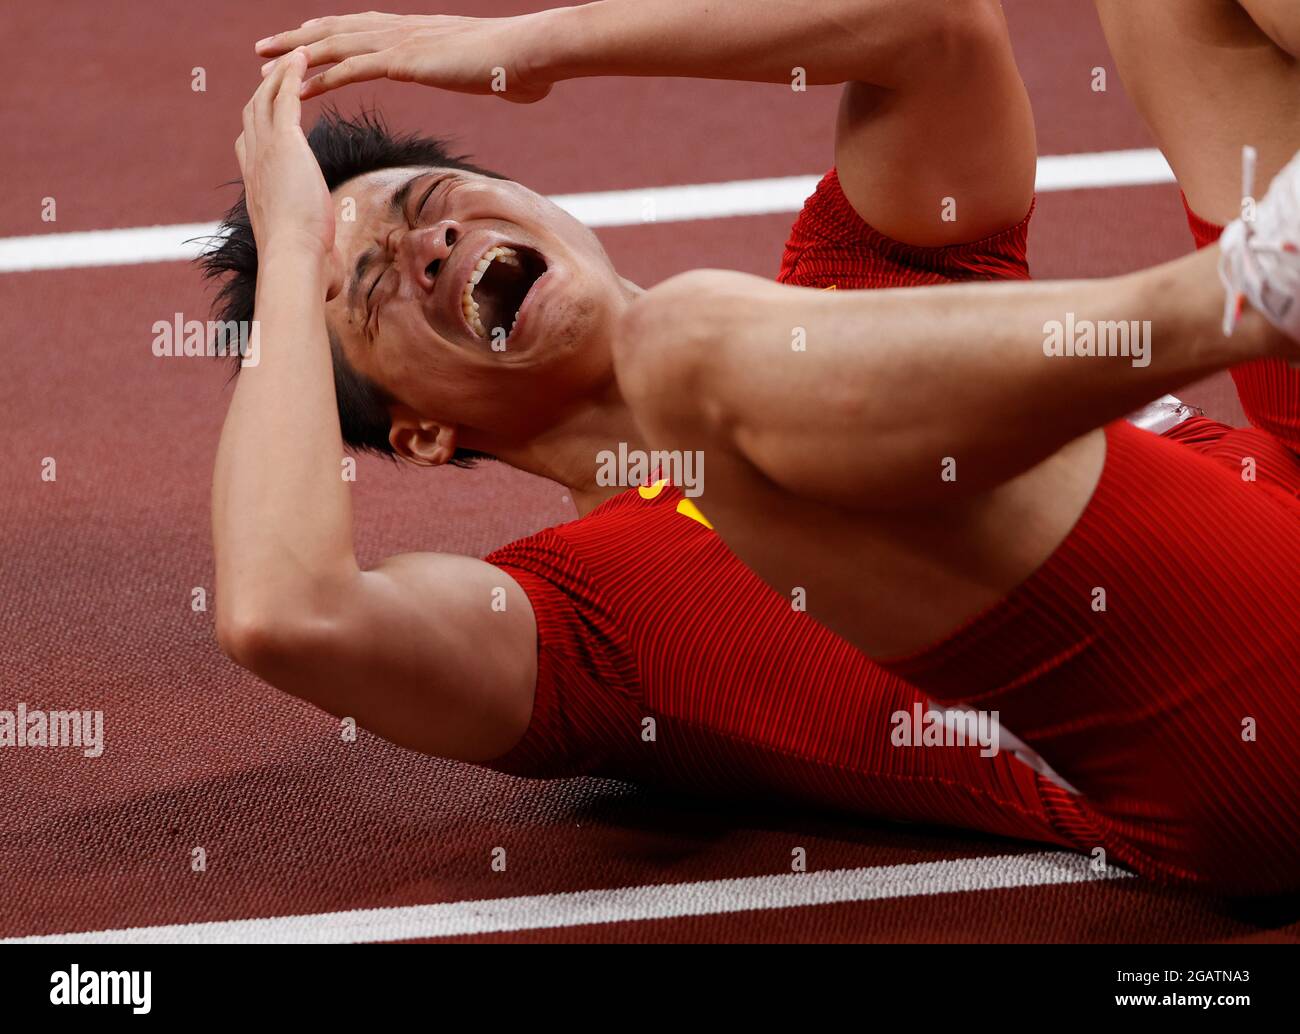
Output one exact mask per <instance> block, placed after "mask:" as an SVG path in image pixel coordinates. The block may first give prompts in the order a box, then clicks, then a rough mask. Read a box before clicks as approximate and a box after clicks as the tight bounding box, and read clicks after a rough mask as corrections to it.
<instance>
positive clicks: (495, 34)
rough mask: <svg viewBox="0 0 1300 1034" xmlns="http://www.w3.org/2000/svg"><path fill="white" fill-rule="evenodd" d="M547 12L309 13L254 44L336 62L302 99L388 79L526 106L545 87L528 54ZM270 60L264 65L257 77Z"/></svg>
mask: <svg viewBox="0 0 1300 1034" xmlns="http://www.w3.org/2000/svg"><path fill="white" fill-rule="evenodd" d="M547 13H548V12H545V11H542V12H539V13H538V14H525V15H519V16H517V17H513V18H459V17H452V16H444V15H427V16H426V15H398V14H378V13H369V14H348V15H341V16H338V17H331V18H313V19H312V20H311V21H308V22H304V23H303V24H302V26H301V27H299V28H297V29H292V30H290V31H288V32H282V33H279V34H278V35H275V36H268V37H267V38H266V39H263V40H259V41H258V42H257V44H256V48H255V49H256V50H257V53H258V54H260V55H261V56H262V57H267V58H277V57H280V56H281V55H284V54H287V53H289V52H290V51H292V50H294V49H295V48H297V47H302V48H304V49H305V50H306V52H307V64H308V68H309V69H310V68H316V67H319V66H321V65H326V64H330V63H332V62H337V63H336V64H334V67H332V68H329V69H326V70H325V71H323V72H320V73H319V74H317V75H314V76H312V77H311V78H309V79H307V80H306V82H304V83H303V86H302V97H303V98H304V99H306V98H308V97H316V96H319V95H320V94H322V93H328V92H329V91H330V90H336V89H338V88H339V87H340V86H346V85H347V84H349V83H359V82H365V81H367V80H370V79H392V80H394V81H395V82H402V83H420V84H421V85H423V86H437V87H440V88H442V89H444V90H455V91H457V92H459V93H481V94H497V95H499V96H500V97H502V98H504V99H505V100H508V101H515V102H516V103H520V104H527V103H531V102H532V101H537V100H541V99H542V98H543V97H545V96H546V95H547V94H548V93H550V91H551V83H550V82H548V81H545V80H544V79H542V78H540V77H539V73H538V71H537V69H536V68H535V67H534V65H533V62H531V60H530V58H529V54H530V52H531V49H530V48H531V46H532V44H533V43H534V42H535V39H536V36H537V32H538V27H539V24H540V19H541V18H543V17H544V16H545V15H546V14H547ZM276 64H277V62H275V61H269V62H267V64H266V65H265V66H263V69H262V72H263V74H264V75H265V74H268V73H269V72H270V70H271V69H272V68H274V67H275V66H276Z"/></svg>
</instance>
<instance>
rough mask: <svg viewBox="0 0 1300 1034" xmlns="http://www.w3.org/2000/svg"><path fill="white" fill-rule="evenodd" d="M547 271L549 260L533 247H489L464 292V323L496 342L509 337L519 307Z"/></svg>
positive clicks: (480, 334)
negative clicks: (547, 261)
mask: <svg viewBox="0 0 1300 1034" xmlns="http://www.w3.org/2000/svg"><path fill="white" fill-rule="evenodd" d="M545 272H546V260H545V259H543V258H542V256H541V255H540V254H538V253H537V252H535V251H533V250H532V249H531V248H525V247H523V246H522V245H515V246H512V247H508V246H506V245H504V244H499V245H497V246H496V247H494V248H489V249H488V250H487V251H486V252H484V254H483V257H482V258H480V259H479V260H478V265H476V266H475V267H474V271H473V272H472V273H470V276H469V280H467V281H466V282H465V287H464V289H463V290H462V291H461V296H460V306H461V309H462V311H463V312H464V313H465V322H466V323H468V324H469V326H470V329H471V330H473V331H474V333H475V334H477V335H478V336H479V337H481V338H484V339H491V340H492V341H494V342H496V341H501V340H504V339H505V338H507V337H509V336H510V332H511V331H512V330H513V329H514V326H515V319H516V317H518V315H519V308H520V306H522V305H523V304H524V299H525V298H526V297H527V296H528V292H529V291H530V290H531V289H532V286H533V284H535V283H536V282H537V281H538V279H539V278H540V277H541V275H542V274H543V273H545Z"/></svg>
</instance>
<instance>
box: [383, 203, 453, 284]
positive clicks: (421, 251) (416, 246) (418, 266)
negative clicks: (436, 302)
mask: <svg viewBox="0 0 1300 1034" xmlns="http://www.w3.org/2000/svg"><path fill="white" fill-rule="evenodd" d="M459 239H460V226H459V224H458V223H457V222H456V221H455V220H453V219H444V220H443V221H442V222H440V223H434V224H433V225H432V226H422V227H419V228H418V229H415V230H408V231H407V232H406V233H405V234H403V235H402V239H401V240H400V241H399V242H398V244H397V255H398V261H399V262H400V263H401V265H402V267H403V272H404V273H406V275H407V276H408V277H410V279H411V280H412V281H413V282H414V283H416V284H418V285H419V286H420V287H421V288H422V289H423V290H425V291H432V290H433V284H434V281H435V280H436V279H437V277H438V272H439V270H441V269H442V266H443V263H444V262H446V260H447V256H448V255H450V254H451V249H452V248H453V247H455V245H456V241H457V240H459Z"/></svg>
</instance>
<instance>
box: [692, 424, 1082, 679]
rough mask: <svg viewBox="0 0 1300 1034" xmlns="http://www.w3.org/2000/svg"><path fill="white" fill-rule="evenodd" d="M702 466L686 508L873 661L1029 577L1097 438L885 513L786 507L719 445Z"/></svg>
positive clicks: (1071, 503)
mask: <svg viewBox="0 0 1300 1034" xmlns="http://www.w3.org/2000/svg"><path fill="white" fill-rule="evenodd" d="M705 458H706V465H705V469H706V471H707V476H706V478H705V479H704V492H703V495H702V496H701V497H700V499H699V500H697V502H698V504H699V506H700V509H701V510H702V511H703V513H704V514H705V516H706V517H707V518H708V519H709V521H710V522H711V523H712V524H713V526H714V528H715V529H716V530H717V532H718V534H720V535H721V536H722V538H723V540H724V541H725V542H726V543H727V545H728V546H729V547H730V548H731V549H732V550H733V551H734V552H735V553H736V554H737V556H739V557H740V559H741V560H742V561H744V562H745V563H746V564H747V565H748V566H749V567H750V568H751V569H753V570H754V571H755V572H756V573H757V574H758V575H759V577H761V578H763V579H764V581H766V582H767V583H768V584H769V585H770V586H772V587H773V588H774V589H775V590H776V591H777V592H779V593H781V594H783V595H785V596H786V597H788V598H789V599H790V600H791V604H792V606H794V605H802V606H806V607H807V610H808V612H809V613H810V614H811V615H812V616H813V617H814V618H816V619H817V620H819V621H821V622H822V623H823V624H825V625H827V626H828V627H829V628H831V629H832V630H833V631H835V632H836V633H838V634H839V635H841V636H843V637H845V638H846V639H848V640H849V641H850V642H852V643H853V644H854V645H856V646H857V647H858V648H859V649H861V650H863V651H864V652H866V653H867V654H869V655H872V656H877V657H883V656H890V655H897V654H902V653H907V652H910V651H912V650H914V649H918V648H920V647H922V646H925V645H928V644H929V643H931V642H933V641H935V640H938V639H940V638H942V637H944V636H945V635H947V634H948V633H949V632H951V631H952V630H953V629H955V628H957V627H958V626H960V625H961V624H963V623H964V622H965V621H967V620H969V619H970V618H971V617H974V616H975V615H976V614H978V613H980V612H981V611H983V610H984V609H986V608H988V607H989V606H992V605H993V604H995V603H996V602H997V601H998V600H1000V599H1001V598H1002V597H1003V596H1004V595H1005V594H1006V593H1007V592H1009V591H1010V590H1011V589H1013V588H1014V587H1015V586H1016V585H1018V584H1019V583H1020V582H1022V581H1023V580H1024V579H1025V578H1026V577H1028V576H1029V575H1030V574H1031V573H1032V572H1033V571H1034V570H1036V569H1037V568H1038V567H1039V566H1040V565H1041V564H1042V563H1043V562H1044V560H1046V559H1047V557H1048V556H1050V555H1051V553H1052V552H1053V551H1054V550H1055V549H1056V547H1057V546H1058V545H1059V544H1060V543H1061V542H1062V541H1063V540H1064V539H1065V538H1066V536H1067V535H1068V534H1069V532H1070V529H1071V528H1072V527H1073V526H1074V524H1075V522H1076V521H1077V519H1078V517H1079V515H1080V514H1081V513H1082V512H1083V510H1084V508H1085V507H1086V506H1087V503H1088V499H1089V498H1090V496H1091V494H1092V490H1093V488H1094V487H1095V485H1096V483H1097V480H1098V478H1099V476H1100V473H1101V469H1102V466H1103V464H1104V460H1105V435H1104V433H1103V432H1101V431H1097V432H1094V433H1092V434H1089V435H1086V436H1084V437H1083V438H1080V439H1078V440H1077V441H1075V442H1072V443H1071V444H1070V445H1067V446H1066V447H1065V448H1063V449H1061V450H1060V451H1059V452H1057V453H1056V454H1055V455H1053V456H1051V457H1050V458H1049V459H1047V460H1045V461H1044V462H1042V463H1040V464H1038V465H1037V466H1035V467H1033V468H1032V469H1030V470H1029V471H1027V472H1025V473H1024V474H1021V475H1020V476H1019V477H1016V478H1014V479H1012V480H1010V481H1008V482H1006V483H1005V484H1003V485H1001V486H999V487H997V488H995V489H993V490H991V491H988V492H983V493H980V494H978V495H973V496H969V497H966V498H963V499H958V500H954V501H953V502H952V503H951V504H940V505H932V506H927V507H924V508H913V509H907V510H896V511H891V512H887V513H876V512H870V513H864V512H862V511H859V510H849V509H843V508H840V507H836V506H832V505H828V504H825V503H820V502H815V501H811V500H809V499H808V498H806V497H804V496H800V495H795V494H793V493H791V492H789V491H786V490H785V489H783V488H781V487H780V486H778V485H775V484H774V483H773V482H772V481H770V480H769V479H768V478H766V477H765V476H764V475H763V474H762V473H761V472H760V471H759V470H757V469H756V468H755V467H754V466H752V465H751V464H750V463H749V462H748V461H747V460H745V459H744V457H743V456H742V455H741V454H740V453H739V452H738V451H737V450H735V449H732V448H728V447H727V446H726V445H725V444H721V443H719V444H717V445H716V447H712V448H706V449H705Z"/></svg>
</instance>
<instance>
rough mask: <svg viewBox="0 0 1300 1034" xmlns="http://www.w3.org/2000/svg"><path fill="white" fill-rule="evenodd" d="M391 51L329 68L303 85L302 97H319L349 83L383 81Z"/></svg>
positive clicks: (360, 56) (362, 56) (343, 62)
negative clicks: (372, 80) (371, 80)
mask: <svg viewBox="0 0 1300 1034" xmlns="http://www.w3.org/2000/svg"><path fill="white" fill-rule="evenodd" d="M390 53H391V51H387V50H381V51H380V52H379V53H377V54H359V55H358V56H356V57H350V58H348V59H347V60H346V61H341V62H339V64H337V65H335V66H334V67H333V68H328V69H326V70H325V71H324V72H321V73H320V75H313V76H312V77H311V78H310V79H308V80H307V81H306V82H305V83H303V84H302V97H303V99H304V100H306V99H307V98H308V97H319V96H320V95H321V94H322V93H329V91H330V90H337V89H338V88H339V87H340V86H346V85H348V84H349V83H363V82H366V81H368V80H370V79H382V78H383V77H384V76H386V75H387V74H388V55H389V54H390Z"/></svg>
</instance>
